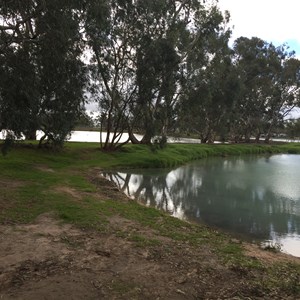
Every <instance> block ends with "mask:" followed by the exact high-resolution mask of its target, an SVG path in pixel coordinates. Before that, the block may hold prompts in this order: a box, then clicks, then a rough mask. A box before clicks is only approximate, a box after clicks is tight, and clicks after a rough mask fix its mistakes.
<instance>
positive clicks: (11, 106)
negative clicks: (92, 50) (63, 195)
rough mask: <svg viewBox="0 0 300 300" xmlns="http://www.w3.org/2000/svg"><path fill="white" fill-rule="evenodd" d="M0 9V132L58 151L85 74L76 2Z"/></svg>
mask: <svg viewBox="0 0 300 300" xmlns="http://www.w3.org/2000/svg"><path fill="white" fill-rule="evenodd" d="M4 2H5V5H1V6H0V16H1V18H0V20H1V23H2V24H3V25H1V26H0V33H1V40H0V61H1V64H0V68H1V70H0V74H1V75H0V77H1V78H0V79H1V80H0V120H1V121H0V129H1V130H2V129H6V130H10V131H11V132H12V133H13V135H14V136H16V137H20V136H21V134H24V135H25V136H26V137H34V136H35V134H32V133H33V132H35V131H36V130H37V129H40V130H43V131H44V134H45V135H44V137H43V138H42V139H41V143H42V141H43V140H45V139H46V138H47V142H48V143H53V144H54V145H56V146H61V145H62V143H63V141H64V140H65V138H66V137H67V135H68V134H69V132H70V131H71V130H72V129H73V127H74V122H75V119H76V117H77V115H78V114H79V111H80V108H81V105H82V103H83V100H84V98H83V88H84V85H85V70H84V67H83V64H82V62H81V60H80V56H81V53H82V45H81V36H80V33H79V19H78V18H77V15H76V13H75V12H74V11H75V9H77V8H78V5H77V3H76V1H67V2H66V1H42V2H39V1H23V2H20V1H4Z"/></svg>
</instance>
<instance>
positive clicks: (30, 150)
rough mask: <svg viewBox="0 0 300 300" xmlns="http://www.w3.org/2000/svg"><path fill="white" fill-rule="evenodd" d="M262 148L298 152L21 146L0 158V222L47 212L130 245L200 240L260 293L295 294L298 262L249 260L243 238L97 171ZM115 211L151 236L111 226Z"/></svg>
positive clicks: (298, 147) (297, 147)
mask: <svg viewBox="0 0 300 300" xmlns="http://www.w3.org/2000/svg"><path fill="white" fill-rule="evenodd" d="M263 153H293V154H296V153H298V154H300V144H280V145H199V144H198V145H196V144H195V145H185V144H172V145H168V146H167V147H166V148H165V149H157V148H149V147H146V146H142V145H128V146H126V147H124V148H123V149H122V151H119V152H116V153H103V152H101V151H100V150H99V148H98V145H97V144H94V143H89V144H85V143H67V144H66V146H65V148H64V149H63V150H62V151H60V152H51V151H49V150H38V149H36V146H35V145H29V144H20V145H19V146H17V147H16V148H15V149H13V150H12V151H11V152H10V153H9V154H8V155H7V156H5V157H3V156H1V157H0V188H1V194H0V223H2V224H18V223H19V224H20V223H28V222H32V221H34V220H35V219H36V218H37V216H39V215H41V214H43V213H49V212H51V213H53V214H55V215H56V216H57V217H58V218H60V219H61V220H63V221H65V222H68V223H72V224H75V225H76V226H79V227H80V228H84V229H87V230H98V231H99V232H101V233H106V234H113V235H116V236H118V237H120V238H122V239H126V240H128V241H130V242H132V243H133V244H134V245H135V246H136V247H142V248H151V247H156V246H159V245H160V244H161V243H162V242H161V240H159V239H157V238H156V237H155V236H158V237H165V238H169V239H171V240H173V241H175V243H180V244H182V243H184V244H185V245H188V247H192V248H193V247H194V248H195V249H198V248H199V247H203V245H205V247H208V248H209V252H211V253H213V254H214V255H216V256H217V257H218V258H219V263H220V264H221V265H223V266H226V268H228V269H229V270H231V271H232V270H233V272H237V273H238V274H240V276H242V277H243V276H244V277H245V280H246V281H247V283H249V286H251V288H253V289H258V291H260V293H261V295H265V294H266V293H271V292H272V293H279V295H284V296H286V295H288V296H292V297H296V296H300V284H299V278H300V267H299V264H298V263H291V262H288V263H286V262H281V261H278V262H276V264H271V265H270V264H268V263H266V264H265V263H263V262H262V261H260V260H258V259H256V258H251V257H249V256H247V255H245V253H244V250H243V249H244V248H243V244H242V243H241V242H239V241H236V240H233V239H232V238H230V237H229V236H226V235H224V234H221V233H218V232H216V231H214V230H212V229H210V228H207V227H205V226H198V225H193V224H187V223H185V222H182V221H180V220H178V219H174V218H172V217H169V216H167V215H166V214H164V213H162V212H159V211H157V210H155V209H152V208H146V207H143V206H140V205H138V204H137V203H135V202H133V201H127V200H125V198H124V196H122V194H120V193H119V192H118V191H116V189H115V188H114V187H113V186H111V184H109V183H107V182H106V181H105V180H103V179H101V178H100V177H98V176H97V175H98V173H99V169H111V168H118V167H119V168H150V167H151V168H153V167H157V168H159V167H174V166H177V165H180V164H184V163H186V162H188V161H191V160H195V159H201V158H205V157H208V156H229V155H246V154H263ZM114 216H119V217H122V218H124V219H126V220H129V221H130V222H135V223H136V224H139V226H141V228H147V229H149V230H151V231H152V232H155V235H154V237H151V238H149V236H145V235H143V234H140V233H135V232H131V231H130V230H129V229H122V228H119V229H115V228H112V227H111V226H110V220H111V218H113V217H114ZM249 274H250V275H251V274H252V275H253V276H252V275H251V276H250V275H249ZM244 277H243V278H244Z"/></svg>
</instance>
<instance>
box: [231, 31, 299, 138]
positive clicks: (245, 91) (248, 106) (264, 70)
mask: <svg viewBox="0 0 300 300" xmlns="http://www.w3.org/2000/svg"><path fill="white" fill-rule="evenodd" d="M234 51H235V58H234V62H235V65H236V67H237V69H238V73H239V79H240V82H241V85H242V92H241V94H240V97H239V99H238V101H236V103H235V106H234V110H235V113H236V117H235V119H234V120H233V122H232V123H233V126H232V134H233V135H236V136H240V137H241V136H244V137H245V139H246V141H249V140H250V137H251V136H253V135H255V136H256V141H258V140H259V137H260V135H261V134H262V133H265V134H266V142H268V141H269V139H270V137H271V135H272V130H273V129H274V127H275V126H278V125H279V123H281V122H282V121H283V119H284V117H285V115H287V114H288V113H289V111H290V110H291V109H293V107H295V106H297V105H299V61H298V60H297V59H295V58H294V57H293V56H294V53H293V52H288V48H287V46H285V45H281V46H279V47H275V46H274V45H273V44H270V43H267V42H266V41H263V40H261V39H259V38H252V39H248V38H244V37H241V38H239V39H237V40H236V41H235V44H234Z"/></svg>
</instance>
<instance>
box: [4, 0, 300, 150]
mask: <svg viewBox="0 0 300 300" xmlns="http://www.w3.org/2000/svg"><path fill="white" fill-rule="evenodd" d="M229 18H230V15H229V13H228V12H225V13H222V12H221V11H220V10H219V8H218V5H217V2H216V1H213V0H212V1H208V2H206V1H203V2H202V1H199V0H176V1H174V0H172V1H171V0H151V1H150V0H149V1H148V0H129V1H124V0H101V1H100V0H91V1H87V0H84V1H78V0H24V1H12V0H0V130H4V129H5V130H6V131H7V133H8V135H7V138H8V139H13V138H19V137H20V136H21V135H25V136H26V137H27V138H34V137H35V132H36V130H42V131H43V132H44V136H43V137H42V139H41V140H40V145H42V144H43V143H45V142H46V143H47V144H49V143H51V144H53V145H56V146H61V145H62V144H63V142H64V140H65V139H66V138H67V136H68V135H69V133H70V132H71V131H72V130H73V129H74V126H75V125H76V124H78V122H79V120H81V119H82V116H83V115H84V114H85V112H84V103H85V101H87V96H86V95H89V98H90V100H91V101H96V102H98V104H99V119H100V130H101V131H105V132H107V133H108V134H107V135H106V138H105V139H102V138H101V141H100V143H101V147H102V148H103V149H105V150H115V149H118V148H119V147H120V146H122V144H120V143H119V142H120V139H121V136H122V134H123V133H124V132H127V133H128V134H129V138H128V141H126V142H129V141H131V142H132V143H145V144H151V143H152V142H153V141H154V140H159V141H160V142H161V145H162V144H164V143H165V142H166V141H167V136H168V135H170V134H172V135H182V134H193V135H197V136H198V137H199V139H201V142H203V143H206V142H213V141H214V140H215V139H219V140H222V141H236V142H238V141H242V140H244V141H247V142H248V141H250V138H251V137H255V138H256V140H257V141H258V140H259V139H260V137H261V135H262V134H264V135H265V141H266V142H268V141H269V139H270V137H271V136H272V134H273V132H274V130H275V128H276V127H278V126H280V125H281V124H282V123H283V121H284V119H285V117H286V115H287V114H288V113H289V112H290V111H291V110H292V109H293V108H294V107H298V106H300V97H299V96H300V94H299V91H300V62H299V60H298V59H296V58H295V55H294V52H292V51H289V48H288V45H280V46H278V47H276V46H274V45H273V44H272V43H268V42H266V41H264V40H262V39H260V38H257V37H254V38H251V39H249V38H246V37H240V38H238V39H237V40H236V41H235V42H234V45H233V47H232V48H230V47H229V46H228V41H229V38H230V36H231V29H230V28H229V27H228V25H227V24H228V21H229ZM85 57H88V58H85ZM134 133H140V134H142V136H143V138H142V139H141V140H137V138H136V137H135V135H134Z"/></svg>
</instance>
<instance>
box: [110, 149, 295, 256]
mask: <svg viewBox="0 0 300 300" xmlns="http://www.w3.org/2000/svg"><path fill="white" fill-rule="evenodd" d="M105 176H106V177H107V178H109V179H110V180H112V181H114V182H115V183H116V184H117V185H118V187H119V188H120V189H121V190H122V191H124V192H125V193H126V194H127V195H128V196H129V197H131V198H134V199H137V200H138V201H142V202H143V203H145V204H147V205H149V206H153V207H157V208H159V209H163V210H165V211H167V212H169V213H170V214H172V215H173V216H176V217H179V218H182V219H189V220H193V221H198V222H205V223H206V224H208V225H211V226H216V227H218V228H222V229H224V230H226V231H230V232H234V233H237V234H241V235H244V236H248V237H249V238H252V239H259V240H272V241H274V242H276V243H281V244H282V248H283V250H284V251H287V252H288V253H291V254H293V255H297V256H300V184H299V179H300V155H274V156H270V157H260V158H257V157H245V158H226V159H224V158H222V159H221V158H210V159H206V160H202V161H198V162H195V163H192V164H189V165H185V166H182V167H180V168H177V169H174V170H162V169H159V170H137V171H133V170H131V171H126V173H125V172H118V173H107V174H105Z"/></svg>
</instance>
